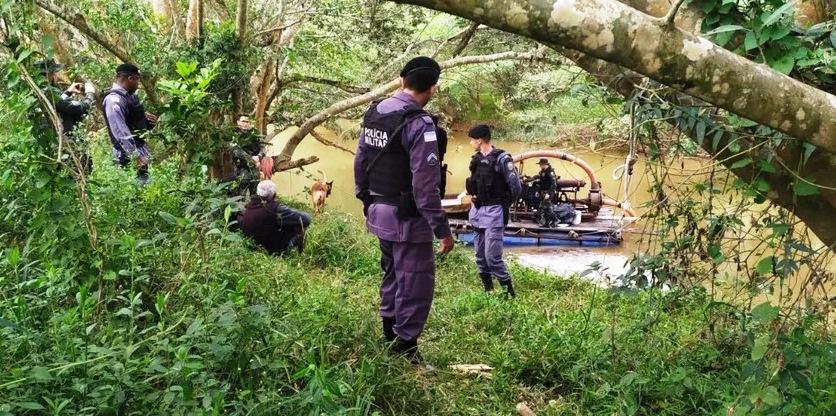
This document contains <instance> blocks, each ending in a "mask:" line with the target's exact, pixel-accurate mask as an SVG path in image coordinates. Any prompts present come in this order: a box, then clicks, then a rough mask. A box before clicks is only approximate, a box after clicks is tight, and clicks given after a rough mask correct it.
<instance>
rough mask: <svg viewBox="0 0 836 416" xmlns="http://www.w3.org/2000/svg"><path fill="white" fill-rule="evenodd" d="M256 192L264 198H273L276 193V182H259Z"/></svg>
mask: <svg viewBox="0 0 836 416" xmlns="http://www.w3.org/2000/svg"><path fill="white" fill-rule="evenodd" d="M256 193H257V194H258V196H260V197H262V198H271V197H273V196H275V195H276V184H275V183H273V181H270V180H264V181H261V182H259V183H258V187H257V188H256Z"/></svg>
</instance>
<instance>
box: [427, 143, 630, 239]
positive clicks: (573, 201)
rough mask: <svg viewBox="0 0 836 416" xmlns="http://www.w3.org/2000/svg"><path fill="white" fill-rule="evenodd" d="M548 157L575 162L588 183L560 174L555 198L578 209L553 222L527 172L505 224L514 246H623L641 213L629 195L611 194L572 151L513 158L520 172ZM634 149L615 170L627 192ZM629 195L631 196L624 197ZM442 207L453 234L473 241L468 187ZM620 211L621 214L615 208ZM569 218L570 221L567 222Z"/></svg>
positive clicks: (447, 199)
mask: <svg viewBox="0 0 836 416" xmlns="http://www.w3.org/2000/svg"><path fill="white" fill-rule="evenodd" d="M533 158H546V159H555V160H558V161H561V162H567V163H571V164H574V165H575V166H576V167H578V168H580V169H581V170H583V171H584V172H585V173H586V176H587V178H588V182H587V181H586V180H583V179H560V178H558V179H557V181H556V189H555V190H554V195H551V196H550V198H551V202H553V203H554V204H556V205H558V206H559V205H562V206H563V207H564V208H567V207H571V208H567V209H573V211H574V213H575V215H573V217H574V219H573V220H572V221H564V222H563V223H555V224H552V223H551V221H548V220H547V219H546V218H545V217H544V215H543V212H542V211H543V210H541V209H540V208H541V206H540V205H539V204H538V203H539V202H540V201H541V199H542V196H541V195H536V196H535V194H536V193H537V189H536V186H534V185H531V184H530V183H531V182H533V181H532V178H528V177H524V180H523V182H524V185H523V193H522V195H520V198H519V199H518V200H517V201H514V202H513V203H512V204H511V206H510V207H509V214H508V215H509V221H508V224H507V225H506V227H505V236H504V242H505V244H509V245H567V244H568V245H576V246H608V245H618V244H621V242H622V241H623V234H624V232H625V231H626V230H629V227H630V226H631V225H632V224H633V223H635V222H636V221H637V220H638V216H637V215H636V213H635V211H633V209H632V208H631V206H630V204H629V202H627V201H626V199H625V200H623V201H620V202H619V201H616V200H615V199H612V198H609V197H607V196H606V195H605V194H604V192H603V190H602V189H601V181H599V180H598V177H597V176H596V174H595V172H594V170H593V169H592V167H591V166H590V165H589V164H588V163H586V162H585V161H583V160H582V159H580V158H579V157H577V156H574V155H572V154H569V153H566V152H562V151H557V150H536V151H529V152H525V153H521V154H518V155H516V156H514V163H518V164H519V169H518V171H519V172H523V167H524V163H525V161H526V160H528V159H533ZM636 160H637V159H636V158H635V155H634V153H633V151H632V146H631V151H630V153H629V154H628V155H627V159H626V161H625V163H624V165H622V166H620V167H619V168H617V169H616V172H615V175H614V176H618V179H622V187H623V192H622V193H621V194H622V195H627V190H628V189H629V183H630V177H631V176H632V173H633V172H632V170H633V165H634V164H635V162H636ZM587 185H589V192H588V193H586V194H585V195H584V194H582V193H581V192H582V190H583V189H584V188H586V187H587ZM625 198H626V197H625ZM442 207H443V208H444V211H445V212H446V213H447V217H448V219H449V221H450V228H451V229H452V231H453V233H454V234H455V235H456V236H457V237H458V238H459V239H460V240H463V241H465V242H468V243H469V242H471V241H472V237H473V230H472V227H471V226H470V224H469V223H468V221H467V216H468V212H469V211H470V208H471V197H470V196H469V195H466V194H465V193H464V192H463V193H461V194H459V195H448V196H446V197H445V198H444V199H443V200H442ZM616 210H618V211H619V213H616ZM567 222H569V223H567Z"/></svg>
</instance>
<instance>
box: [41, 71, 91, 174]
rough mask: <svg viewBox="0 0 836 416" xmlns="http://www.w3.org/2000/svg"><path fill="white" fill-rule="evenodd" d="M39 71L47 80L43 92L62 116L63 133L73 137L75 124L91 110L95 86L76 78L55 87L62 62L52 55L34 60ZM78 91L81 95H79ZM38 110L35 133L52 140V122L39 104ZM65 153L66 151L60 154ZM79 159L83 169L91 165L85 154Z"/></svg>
mask: <svg viewBox="0 0 836 416" xmlns="http://www.w3.org/2000/svg"><path fill="white" fill-rule="evenodd" d="M35 67H36V68H38V70H39V71H40V73H41V75H43V76H44V77H45V78H46V80H47V86H46V88H44V93H45V95H46V97H47V99H49V100H50V101H51V102H52V105H53V106H54V107H55V112H56V113H58V116H59V117H60V118H61V129H62V130H63V131H64V134H65V135H66V137H67V138H68V139H70V140H74V139H75V138H76V137H77V135H76V132H75V128H76V126H78V124H79V123H80V122H81V121H82V120H83V119H84V118H85V117H87V114H89V113H90V109H92V108H93V100H94V98H95V95H96V87H95V86H93V84H92V83H90V82H87V83H85V84H82V83H80V82H75V83H73V84H71V85H70V86H69V88H67V89H66V90H64V91H61V90H60V89H58V88H57V87H56V82H55V78H56V76H57V74H58V72H59V71H61V68H62V66H61V65H60V64H58V63H57V62H55V61H54V60H53V59H46V60H43V61H39V62H36V63H35ZM78 95H83V97H81V98H79V97H78ZM35 111H36V113H37V116H36V120H35V126H34V133H35V135H36V136H37V137H39V138H44V139H45V140H49V141H52V140H53V139H54V137H55V136H54V134H52V133H51V132H52V126H51V125H50V124H49V120H48V119H47V118H46V116H45V115H44V114H43V110H41V109H40V108H38V109H36V110H35ZM62 157H66V155H62ZM82 163H84V165H85V170H86V171H87V172H88V173H89V172H90V170H91V169H92V163H91V160H90V158H89V156H87V155H86V154H83V155H82Z"/></svg>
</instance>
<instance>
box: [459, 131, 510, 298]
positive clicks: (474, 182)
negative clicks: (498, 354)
mask: <svg viewBox="0 0 836 416" xmlns="http://www.w3.org/2000/svg"><path fill="white" fill-rule="evenodd" d="M468 136H469V137H470V145H471V146H473V149H474V150H476V154H474V155H473V159H471V161H470V177H469V178H467V181H466V182H465V188H466V189H467V193H468V194H470V195H472V196H473V206H472V207H471V208H470V213H469V215H468V219H469V221H470V225H471V226H472V227H473V230H474V233H475V238H474V242H473V243H474V246H475V249H476V266H477V267H478V269H479V278H480V279H481V280H482V284H483V285H484V287H485V291H486V292H490V291H491V290H493V278H494V277H496V279H497V280H498V281H499V285H500V286H502V287H503V289H505V293H506V294H507V296H509V297H515V296H516V292H515V291H514V285H513V284H512V283H511V275H510V274H509V273H508V267H507V266H506V265H505V260H503V259H502V237H503V235H504V234H505V225H506V224H507V223H508V215H509V208H510V206H511V203H512V202H514V201H516V200H517V198H518V197H519V195H520V191H521V190H522V184H521V183H520V178H519V176H517V170H516V169H515V168H514V161H513V159H512V158H511V155H510V154H509V153H508V152H506V151H504V150H502V149H498V148H496V147H494V146H493V145H492V144H491V129H490V127H488V126H486V125H484V124H480V125H478V126H474V127H473V128H471V129H470V131H469V132H468Z"/></svg>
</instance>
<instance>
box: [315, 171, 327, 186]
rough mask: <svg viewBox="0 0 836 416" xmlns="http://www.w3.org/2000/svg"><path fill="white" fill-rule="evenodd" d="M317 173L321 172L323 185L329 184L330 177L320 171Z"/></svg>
mask: <svg viewBox="0 0 836 416" xmlns="http://www.w3.org/2000/svg"><path fill="white" fill-rule="evenodd" d="M316 171H317V172H319V174H320V175H322V183H326V182H328V175H326V174H325V172H323V171H321V170H319V169H317V170H316Z"/></svg>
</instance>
